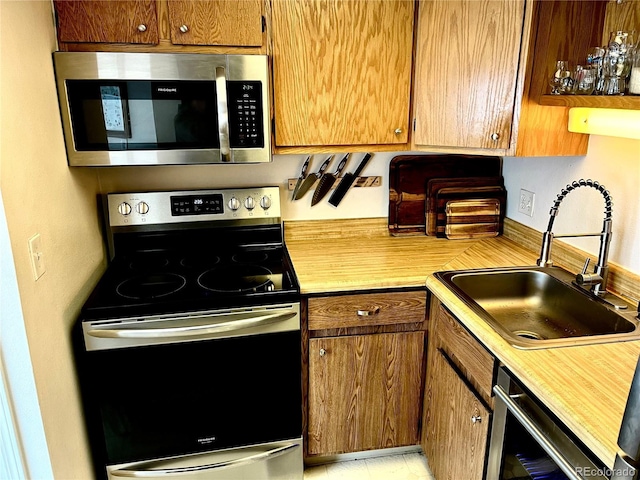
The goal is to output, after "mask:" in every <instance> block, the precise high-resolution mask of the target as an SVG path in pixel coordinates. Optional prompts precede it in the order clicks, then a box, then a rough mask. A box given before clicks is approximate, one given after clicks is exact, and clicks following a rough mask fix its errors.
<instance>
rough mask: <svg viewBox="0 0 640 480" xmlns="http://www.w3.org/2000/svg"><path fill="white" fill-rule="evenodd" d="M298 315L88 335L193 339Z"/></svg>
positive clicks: (102, 332)
mask: <svg viewBox="0 0 640 480" xmlns="http://www.w3.org/2000/svg"><path fill="white" fill-rule="evenodd" d="M296 315H297V313H296V312H287V313H272V314H270V315H260V316H258V317H250V318H243V319H238V320H229V321H226V322H218V323H206V324H204V325H186V326H177V327H169V328H131V329H127V328H113V329H111V328H109V329H106V328H103V329H95V330H89V331H87V335H90V336H92V337H98V338H170V337H177V338H180V337H191V336H195V335H206V334H216V333H222V332H231V331H235V330H243V329H246V328H251V327H257V326H262V325H269V324H271V323H276V322H284V321H286V320H289V319H291V318H293V317H295V316H296Z"/></svg>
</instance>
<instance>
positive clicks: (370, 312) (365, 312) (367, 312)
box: [358, 307, 380, 317]
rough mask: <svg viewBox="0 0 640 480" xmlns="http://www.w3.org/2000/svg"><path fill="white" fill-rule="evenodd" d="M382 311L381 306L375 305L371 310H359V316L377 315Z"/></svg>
mask: <svg viewBox="0 0 640 480" xmlns="http://www.w3.org/2000/svg"><path fill="white" fill-rule="evenodd" d="M379 313H380V307H374V308H372V309H371V310H358V316H359V317H370V316H371V315H377V314H379Z"/></svg>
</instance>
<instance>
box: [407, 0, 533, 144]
mask: <svg viewBox="0 0 640 480" xmlns="http://www.w3.org/2000/svg"><path fill="white" fill-rule="evenodd" d="M418 8H419V13H418V28H417V42H416V70H415V83H414V112H415V133H414V138H413V143H414V144H415V145H418V146H423V145H424V146H441V147H464V148H483V149H486V148H489V149H507V148H508V147H509V142H510V137H511V126H512V121H513V110H514V104H515V92H516V78H517V74H518V61H519V53H520V44H521V37H522V29H523V21H524V0H513V1H502V0H447V1H445V2H443V1H438V0H422V1H420V2H419V7H418Z"/></svg>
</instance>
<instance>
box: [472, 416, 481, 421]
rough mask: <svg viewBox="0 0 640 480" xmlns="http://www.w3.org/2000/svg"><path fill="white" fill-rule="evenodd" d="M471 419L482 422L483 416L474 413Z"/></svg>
mask: <svg viewBox="0 0 640 480" xmlns="http://www.w3.org/2000/svg"><path fill="white" fill-rule="evenodd" d="M471 421H472V422H473V423H481V422H482V417H481V416H480V415H473V416H472V417H471Z"/></svg>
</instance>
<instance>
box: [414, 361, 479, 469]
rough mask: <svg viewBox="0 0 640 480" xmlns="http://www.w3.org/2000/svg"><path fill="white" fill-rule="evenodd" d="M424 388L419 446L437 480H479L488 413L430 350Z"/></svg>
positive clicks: (460, 380)
mask: <svg viewBox="0 0 640 480" xmlns="http://www.w3.org/2000/svg"><path fill="white" fill-rule="evenodd" d="M431 351H432V352H433V353H434V358H433V359H430V360H429V362H430V363H429V369H430V370H429V374H428V380H427V385H426V389H427V391H426V395H425V397H426V399H427V401H428V402H429V404H428V406H427V408H428V412H427V415H426V422H425V426H424V428H425V429H426V432H425V435H424V436H425V438H426V444H425V445H423V447H424V450H425V453H426V456H427V461H428V462H429V467H431V471H432V472H433V474H434V476H435V478H436V479H437V480H445V479H451V480H455V479H461V478H464V479H465V480H481V479H482V475H483V471H484V463H485V462H484V460H485V455H486V448H487V441H488V434H489V424H490V418H489V417H490V412H489V411H488V410H487V409H486V408H485V406H484V405H483V404H482V403H481V402H480V401H479V400H478V399H477V398H476V396H475V395H474V393H473V392H472V391H471V390H470V389H469V387H468V386H467V384H466V383H465V382H464V381H463V380H462V379H461V378H460V376H459V375H458V374H457V373H456V371H455V370H454V369H453V367H452V366H451V365H450V364H449V362H448V360H447V359H446V358H445V357H444V355H443V354H442V352H441V351H440V350H431Z"/></svg>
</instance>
